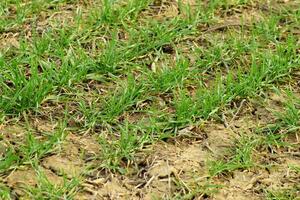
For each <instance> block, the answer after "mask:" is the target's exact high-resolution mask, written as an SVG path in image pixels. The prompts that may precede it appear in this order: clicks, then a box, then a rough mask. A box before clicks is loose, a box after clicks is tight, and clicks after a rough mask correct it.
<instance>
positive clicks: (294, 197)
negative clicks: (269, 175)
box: [266, 186, 300, 200]
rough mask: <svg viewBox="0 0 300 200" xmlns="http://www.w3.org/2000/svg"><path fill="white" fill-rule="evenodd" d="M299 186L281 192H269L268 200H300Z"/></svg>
mask: <svg viewBox="0 0 300 200" xmlns="http://www.w3.org/2000/svg"><path fill="white" fill-rule="evenodd" d="M299 189H300V188H299V186H298V187H295V188H291V189H283V190H280V191H267V194H266V197H267V200H299V199H300V197H299Z"/></svg>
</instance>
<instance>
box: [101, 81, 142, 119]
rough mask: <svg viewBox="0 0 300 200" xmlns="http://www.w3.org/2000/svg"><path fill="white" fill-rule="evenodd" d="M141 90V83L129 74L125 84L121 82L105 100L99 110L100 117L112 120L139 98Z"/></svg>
mask: <svg viewBox="0 0 300 200" xmlns="http://www.w3.org/2000/svg"><path fill="white" fill-rule="evenodd" d="M143 90H144V87H143V85H142V84H139V83H137V82H136V81H135V79H134V77H133V76H129V77H128V79H127V82H125V84H124V82H121V84H120V86H119V88H117V89H116V91H114V92H112V95H111V96H109V98H108V99H106V100H105V103H104V106H103V110H101V111H100V119H101V120H102V121H106V122H113V121H114V120H115V118H116V117H117V116H119V115H120V114H122V113H123V112H124V111H126V109H128V108H130V107H131V106H134V105H135V104H136V103H137V102H138V101H139V100H140V98H141V96H142V95H143Z"/></svg>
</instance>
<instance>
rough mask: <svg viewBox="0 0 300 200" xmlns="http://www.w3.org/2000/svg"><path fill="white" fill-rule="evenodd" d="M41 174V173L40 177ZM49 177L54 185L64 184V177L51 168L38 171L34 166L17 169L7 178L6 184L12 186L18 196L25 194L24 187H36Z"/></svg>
mask: <svg viewBox="0 0 300 200" xmlns="http://www.w3.org/2000/svg"><path fill="white" fill-rule="evenodd" d="M39 174H42V175H40V177H39ZM45 178H46V179H47V180H48V181H49V182H50V183H51V184H53V185H61V184H63V178H62V177H59V176H57V175H56V174H55V173H53V172H52V171H50V170H47V169H40V170H39V171H36V170H34V169H32V168H24V169H17V170H16V171H13V172H12V173H11V174H10V175H9V176H7V177H6V178H5V180H4V181H5V182H6V184H7V185H8V186H9V187H10V188H12V190H13V193H15V194H16V195H18V196H23V195H25V192H24V189H26V188H28V187H36V186H37V185H38V184H39V182H40V180H39V179H45Z"/></svg>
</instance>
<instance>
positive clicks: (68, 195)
mask: <svg viewBox="0 0 300 200" xmlns="http://www.w3.org/2000/svg"><path fill="white" fill-rule="evenodd" d="M36 178H37V186H34V187H31V186H27V187H25V193H26V194H25V196H27V197H28V198H30V199H73V197H74V196H75V194H76V193H77V192H78V186H79V183H80V182H79V180H78V179H77V178H72V179H71V180H68V179H67V178H66V177H65V178H64V180H63V183H61V184H60V185H56V184H54V183H52V182H50V181H49V179H48V178H47V176H46V175H45V174H44V172H43V170H42V169H41V168H40V167H37V169H36Z"/></svg>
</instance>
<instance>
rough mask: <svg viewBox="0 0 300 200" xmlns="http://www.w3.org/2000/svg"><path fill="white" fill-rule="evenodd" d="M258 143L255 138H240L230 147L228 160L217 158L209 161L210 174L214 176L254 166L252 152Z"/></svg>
mask: <svg viewBox="0 0 300 200" xmlns="http://www.w3.org/2000/svg"><path fill="white" fill-rule="evenodd" d="M258 144H259V143H258V140H257V139H255V138H242V139H241V140H239V142H238V143H237V145H236V147H234V148H233V149H232V150H233V152H232V153H231V154H232V156H231V157H229V158H228V160H227V159H226V160H218V161H213V162H211V163H210V168H209V171H210V175H211V176H216V175H219V174H222V173H228V172H231V171H234V170H237V169H248V168H250V167H252V166H254V165H255V164H254V163H253V160H252V153H253V151H254V150H255V147H256V146H257V145H258Z"/></svg>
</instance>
